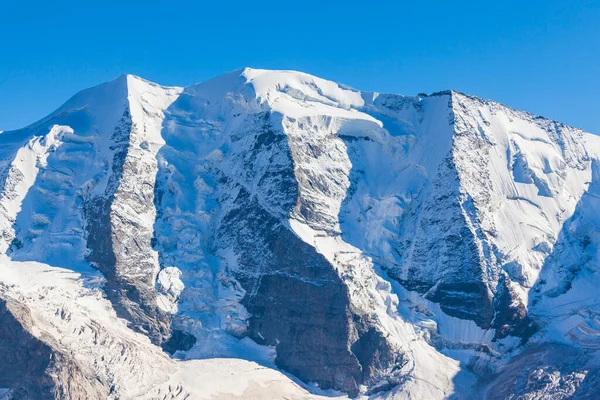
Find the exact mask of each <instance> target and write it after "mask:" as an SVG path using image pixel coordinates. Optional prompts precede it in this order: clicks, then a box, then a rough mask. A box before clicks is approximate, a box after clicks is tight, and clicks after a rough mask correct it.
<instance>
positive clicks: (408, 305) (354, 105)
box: [0, 68, 600, 398]
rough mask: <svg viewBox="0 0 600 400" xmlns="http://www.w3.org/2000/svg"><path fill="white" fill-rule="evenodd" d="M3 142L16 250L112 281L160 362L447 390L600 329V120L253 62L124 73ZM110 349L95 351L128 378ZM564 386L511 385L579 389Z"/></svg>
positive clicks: (357, 388)
mask: <svg viewBox="0 0 600 400" xmlns="http://www.w3.org/2000/svg"><path fill="white" fill-rule="evenodd" d="M0 144H1V146H0V156H1V158H2V161H3V165H2V173H1V175H0V176H1V177H2V178H1V179H2V183H1V184H2V186H1V188H2V190H1V191H0V212H1V213H2V215H3V217H4V223H3V224H2V226H0V228H1V232H2V234H1V235H0V250H1V252H2V254H5V256H4V255H3V257H6V258H5V259H3V260H4V261H3V262H4V263H5V265H6V268H9V269H10V268H11V267H10V266H16V265H17V264H18V263H20V264H19V265H29V264H27V263H32V262H37V263H43V264H45V265H50V266H53V267H63V268H67V269H70V270H73V271H75V272H77V273H79V274H81V276H82V277H83V279H84V281H85V282H96V283H94V285H93V286H92V287H88V288H87V289H86V290H88V289H89V290H99V291H100V292H99V293H103V294H104V295H103V296H104V297H105V299H106V300H108V302H109V303H108V304H110V307H112V310H113V311H112V312H114V313H116V316H117V317H119V318H122V319H123V320H125V321H127V323H128V329H132V331H131V333H127V335H134V333H133V331H135V332H137V334H141V335H142V336H143V337H144V338H149V339H150V341H151V342H152V343H153V344H149V343H148V344H144V345H141V348H142V349H144V352H146V353H148V354H149V357H158V358H160V357H164V356H163V355H162V353H161V352H160V349H159V347H158V346H161V345H162V347H163V349H168V350H169V352H170V353H173V355H174V357H175V358H180V359H182V360H185V361H183V362H182V363H175V364H173V362H171V361H169V362H166V363H165V366H166V365H170V367H169V368H172V370H173V371H175V370H177V369H178V368H179V369H184V370H185V368H187V367H186V365H189V362H190V361H192V360H197V359H206V358H213V357H233V358H245V359H248V360H252V361H257V362H259V363H260V364H262V365H266V366H269V367H277V368H279V369H281V370H285V371H287V372H289V373H292V374H294V375H295V376H296V377H298V378H300V379H301V380H302V381H304V382H316V383H317V384H318V385H319V387H320V388H321V389H335V390H341V391H343V392H345V393H348V394H349V395H350V396H352V397H356V396H375V397H373V398H378V397H377V396H384V395H385V396H388V397H389V398H403V397H406V396H420V397H426V398H447V397H450V396H452V395H455V396H460V395H461V394H465V393H469V391H475V390H478V389H477V379H478V378H477V377H478V376H479V377H481V378H482V379H488V380H489V379H490V376H491V377H495V378H494V379H508V378H506V376H507V375H506V373H504V375H503V371H506V368H510V362H511V355H513V354H516V353H519V352H521V351H535V349H541V350H540V351H541V353H540V354H543V351H544V350H543V349H545V348H546V347H544V346H547V345H548V343H550V344H552V343H559V342H562V341H564V340H567V339H565V338H568V341H569V343H570V344H571V346H574V347H577V346H582V343H585V346H588V347H589V346H590V344H589V343H590V341H591V342H592V343H593V342H594V332H595V329H596V328H595V322H594V321H595V315H596V314H595V309H596V305H597V304H600V302H598V303H596V302H595V300H593V299H591V300H589V299H588V300H585V301H584V303H582V304H584V305H583V306H578V305H575V306H574V305H569V304H573V302H572V300H573V296H575V300H576V301H575V303H577V301H580V302H581V299H579V300H578V297H577V296H578V295H579V294H581V295H585V294H586V293H590V292H589V288H587V287H588V286H589V285H590V284H592V285H593V282H596V279H597V276H596V272H595V271H596V269H595V267H594V265H595V264H594V263H595V262H596V260H597V254H596V253H594V251H596V250H595V249H597V243H600V239H599V238H597V235H595V234H594V229H596V228H597V227H598V226H600V225H598V222H597V221H596V219H594V217H593V215H592V214H590V213H589V211H587V210H589V209H590V207H593V206H594V204H595V203H594V202H595V197H594V196H593V194H594V193H595V192H594V191H595V190H596V189H594V188H595V187H596V186H595V185H596V183H595V182H596V180H597V179H598V178H597V173H596V172H597V171H596V169H597V168H596V167H595V165H596V162H597V160H598V159H600V151H598V149H600V146H598V145H599V144H600V140H598V139H597V137H596V136H594V135H591V134H588V133H585V132H583V131H582V130H579V129H575V128H571V127H569V126H566V125H563V124H560V123H558V122H555V121H552V120H547V119H540V118H538V117H536V116H534V115H533V114H529V113H524V112H521V111H518V110H514V109H511V108H509V107H506V106H503V105H501V104H499V103H496V102H492V101H486V100H482V99H479V98H477V97H474V96H468V95H463V94H461V93H459V92H456V91H444V92H437V93H436V94H432V95H429V96H426V97H425V96H412V97H411V96H400V95H393V94H380V93H373V92H360V91H358V90H355V89H352V88H349V87H347V86H345V85H340V84H337V83H335V82H331V81H327V80H323V79H320V78H318V77H314V76H311V75H308V74H303V73H298V72H295V71H267V70H255V69H249V68H244V69H242V70H236V71H233V72H231V73H228V74H225V75H223V76H220V77H217V78H214V79H211V80H209V81H207V82H204V83H200V84H195V85H192V86H189V87H186V88H182V87H165V86H160V85H158V84H154V83H152V82H149V81H146V80H143V79H142V78H137V77H134V76H132V75H122V76H120V77H118V78H116V79H115V80H113V81H110V82H108V83H105V84H102V85H99V86H96V87H94V88H91V89H88V90H84V91H82V92H79V93H78V94H76V95H75V96H73V97H72V98H71V99H69V100H68V101H67V102H66V103H65V105H63V106H61V107H59V108H58V109H57V110H56V111H55V112H54V113H52V114H50V115H49V116H48V117H46V118H44V119H42V120H40V121H38V122H37V123H34V124H32V125H30V126H29V127H26V128H23V129H21V130H17V131H8V132H4V133H2V135H0ZM588 193H589V195H588ZM582 218H583V219H582ZM581 221H583V222H581ZM565 224H567V225H566V226H565ZM564 229H567V230H568V229H571V230H572V232H571V231H569V230H568V231H564ZM555 247H556V248H555ZM581 265H583V267H582V266H581ZM27 268H29V267H27ZM40 273H41V272H40ZM52 276H54V275H52ZM583 277H585V279H583ZM53 279H54V278H53ZM5 285H6V282H2V284H0V289H1V288H3V287H4V286H5ZM17 287H18V285H17ZM572 287H575V288H582V289H581V290H582V292H581V293H578V290H577V289H575V290H569V288H572ZM565 288H566V290H565ZM583 288H585V290H583ZM39 290H45V289H43V287H42V286H40V289H39ZM0 293H2V296H1V297H0V299H1V300H3V301H5V302H7V301H15V299H19V298H20V299H21V300H19V301H21V302H23V301H25V304H27V306H28V307H30V308H32V312H33V313H34V314H35V313H36V312H39V313H40V315H44V318H49V317H47V316H45V315H46V314H44V313H46V312H47V311H44V310H40V311H36V307H39V306H38V305H36V304H35V303H34V302H30V301H29V300H27V299H28V297H27V296H29V294H27V293H29V292H27V293H26V292H22V293H21V294H19V295H16V297H14V296H15V294H13V293H12V292H11V291H6V290H5V291H0ZM65 293H67V292H65ZM76 293H79V289H78V290H77V291H76ZM65 295H66V296H70V294H68V293H67V294H65ZM19 296H20V297H19ZM23 299H25V300H23ZM11 304H12V303H11ZM103 304H104V303H103ZM102 307H106V305H103V306H102ZM554 308H557V310H558V309H564V310H566V311H561V312H554V311H553V309H554ZM570 313H574V315H584V316H583V317H581V320H580V321H579V322H578V324H575V325H573V324H574V323H575V322H574V321H572V318H573V317H572V316H571V314H570ZM582 313H583V314H582ZM84 314H85V312H84V311H82V315H84ZM59 315H60V313H59ZM106 318H109V317H106ZM111 318H112V317H111ZM106 320H108V319H105V321H106ZM82 321H84V322H82V324H84V325H85V324H90V323H91V324H93V323H94V322H93V318H92V320H91V322H85V321H87V320H86V319H85V318H84V319H82ZM99 323H100V322H99ZM101 323H105V322H101ZM101 323H100V324H101ZM54 324H58V325H60V322H54ZM29 329H31V328H29ZM565 329H567V331H566V332H565V331H564V330H565ZM84 330H85V329H84ZM47 334H50V335H51V336H52V335H56V333H47ZM111 334H113V333H109V335H111ZM114 334H115V335H117V336H118V335H119V334H118V333H114ZM561 335H562V336H561ZM111 337H112V336H111ZM128 337H129V336H128ZM559 338H560V339H559ZM38 339H39V338H38ZM136 340H138V339H136ZM74 343H75V344H73V346H80V345H81V343H83V342H81V343H80V342H74ZM536 346H537V347H536ZM73 349H75V354H77V351H79V350H77V349H78V347H74V348H73ZM71 351H73V350H71ZM144 354H145V353H144ZM536 354H537V353H536ZM573 354H574V355H573V357H580V356H581V354H580V353H578V352H575V353H573ZM586 354H588V353H586ZM136 357H137V356H136ZM540 357H541V356H540ZM158 358H156V359H158ZM160 359H162V358H160ZM111 360H113V363H112V364H107V365H104V364H102V363H99V362H98V361H95V363H96V364H93V365H92V364H89V363H90V360H89V359H82V360H80V361H79V362H80V363H82V365H86V366H87V367H85V368H84V370H85V372H83V373H84V374H86V373H87V374H91V375H89V376H93V375H94V374H98V372H97V370H96V369H97V368H105V369H106V370H108V371H111V372H110V373H109V374H108V375H102V376H103V377H105V378H102V379H103V381H102V384H103V385H107V384H108V383H107V382H108V381H110V379H121V378H111V376H112V377H118V376H124V375H122V374H123V372H122V371H121V370H120V368H121V364H120V361H119V360H118V359H115V358H111ZM519 362H522V361H519ZM586 362H587V361H586ZM186 363H187V364H186ZM586 365H588V364H586ZM530 367H531V366H530ZM550 367H552V368H555V370H556V369H557V367H556V366H550ZM528 368H529V367H528ZM561 368H562V369H561ZM593 368H594V367H589V369H590V370H593ZM563 370H564V374H565V378H564V379H568V380H569V382H571V383H570V385H571V386H572V388H573V393H575V391H576V390H577V388H585V387H586V385H585V384H584V378H585V376H587V375H585V374H584V378H581V379H580V375H581V374H582V373H583V372H581V371H579V372H576V373H575V372H573V371H570V370H568V368H566V367H564V366H560V368H558V369H557V371H558V374H559V376H560V374H561V373H562V372H561V371H563ZM94 371H96V372H94ZM134 372H135V373H138V372H139V373H140V374H141V375H140V376H143V377H144V378H140V379H143V380H144V379H145V381H144V382H148V385H152V383H151V382H152V379H158V381H161V382H163V383H164V382H165V380H167V381H168V380H172V379H174V378H172V377H166V376H163V377H162V378H158V377H155V378H151V377H149V376H150V375H152V371H142V370H140V371H137V370H136V371H134ZM496 373H498V374H497V375H496ZM532 373H533V372H532ZM548 373H549V374H551V376H554V375H552V374H555V373H556V371H555V372H548ZM111 374H112V375H111ZM569 374H570V375H569ZM573 374H575V375H573ZM577 374H580V375H577ZM586 374H588V373H587V372H586ZM542 375H543V374H542ZM172 376H175V375H172ZM177 376H179V375H177ZM590 376H591V375H590ZM503 377H504V378H503ZM40 379H42V378H40ZM43 379H46V378H43ZM53 379H56V380H57V382H58V381H59V380H60V378H59V377H57V378H53ZM178 379H179V378H178ZM511 379H512V378H511ZM519 379H521V378H519ZM522 379H525V378H522ZM531 379H533V378H531ZM539 379H541V378H539ZM561 379H563V378H561ZM158 381H157V382H158ZM493 382H495V383H497V382H498V381H497V380H495V381H493ZM516 382H517V383H518V382H520V381H519V380H517V381H516ZM171 383H172V382H171ZM517 383H515V385H517ZM155 384H156V383H155ZM177 385H179V386H181V387H182V388H185V387H186V385H188V387H189V388H190V390H192V391H193V390H195V389H194V387H193V386H189V385H190V383H189V382H185V381H178V382H177V384H176V385H175V386H177ZM544 385H545V386H544ZM544 385H542V386H543V387H542V389H540V388H539V387H533V386H532V387H530V388H526V387H517V386H515V388H514V391H515V393H522V394H528V393H529V394H531V395H532V396H533V395H535V393H537V394H539V393H541V391H542V390H547V391H552V390H558V389H560V388H558V389H557V388H556V387H554V386H552V385H551V384H544ZM534 386H535V385H534ZM73 387H75V386H73ZM511 387H512V386H511ZM161 388H162V386H161ZM88 390H92V389H88ZM119 390H122V395H123V396H125V398H129V397H128V396H131V398H145V397H144V396H149V394H148V393H150V392H146V394H144V393H142V392H140V394H138V395H133V394H131V395H129V394H128V395H125V393H129V392H127V390H128V389H127V388H126V387H125V386H122V387H120V389H119ZM161 390H163V389H161ZM169 390H171V389H169ZM184 392H185V390H184V389H182V390H181V393H184ZM377 393H385V394H377ZM552 393H554V392H552ZM171 394H172V393H171ZM100 396H101V395H100ZM115 396H119V394H116V395H115ZM136 396H138V397H136ZM139 396H141V397H139ZM489 396H492V397H490V398H493V393H492V394H489V395H488V397H489ZM146 398H147V397H146Z"/></svg>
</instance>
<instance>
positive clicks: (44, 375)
mask: <svg viewBox="0 0 600 400" xmlns="http://www.w3.org/2000/svg"><path fill="white" fill-rule="evenodd" d="M32 328H33V321H32V319H31V315H30V313H29V310H28V309H27V307H26V306H24V305H22V304H19V303H16V302H14V301H5V300H2V299H0V338H1V340H0V359H1V360H2V361H1V362H0V387H2V388H9V389H11V390H12V392H11V396H12V397H11V399H15V400H36V399H56V400H60V399H83V398H86V399H98V400H100V399H103V398H106V396H107V393H106V391H105V390H104V389H103V388H101V387H100V386H99V385H97V384H94V383H93V381H89V379H88V378H87V377H85V376H84V375H83V374H82V372H81V371H80V369H79V367H78V366H77V364H76V363H74V362H73V361H72V360H70V359H69V357H68V356H66V355H65V354H63V353H61V352H60V351H57V349H56V348H55V347H51V346H50V345H48V344H47V343H45V342H44V341H42V340H40V339H38V338H36V337H34V336H32V334H31V333H30V331H31V329H32Z"/></svg>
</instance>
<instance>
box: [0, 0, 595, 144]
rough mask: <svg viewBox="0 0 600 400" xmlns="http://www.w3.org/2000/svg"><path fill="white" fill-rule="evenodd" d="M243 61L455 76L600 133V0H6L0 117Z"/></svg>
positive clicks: (429, 79)
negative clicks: (107, 88) (107, 87)
mask: <svg viewBox="0 0 600 400" xmlns="http://www.w3.org/2000/svg"><path fill="white" fill-rule="evenodd" d="M244 66H251V67H254V68H269V69H295V70H300V71H304V72H308V73H312V74H314V75H318V76H320V77H323V78H327V79H331V80H335V81H338V82H341V83H345V84H347V85H350V86H353V87H356V88H358V89H363V90H372V91H380V92H393V93H402V94H416V93H418V92H434V91H438V90H443V89H455V90H460V91H463V92H466V93H470V94H474V95H478V96H480V97H484V98H490V99H494V100H497V101H500V102H503V103H505V104H507V105H510V106H513V107H516V108H520V109H524V110H527V111H531V112H534V113H536V114H540V115H543V116H546V117H551V118H555V119H558V120H561V121H563V122H565V123H568V124H570V125H575V126H578V127H581V128H583V129H586V130H588V131H591V132H593V133H597V134H600V100H599V99H600V0H587V1H586V0H545V1H537V0H531V1H529V0H519V1H514V0H494V1H487V0H479V1H471V0H469V1H458V0H457V1H448V0H446V1H436V0H431V1H418V0H411V1H393V2H392V1H390V2H386V1H377V0H376V1H373V0H372V1H365V0H363V1H353V0H346V1H327V0H319V1H316V0H302V1H226V0H213V1H201V0H200V1H187V0H171V1H144V2H136V1H133V0H121V1H114V0H104V1H93V0H90V1H81V0H78V1H60V0H58V1H54V2H52V1H41V0H37V1H28V0H20V1H17V0H0V130H1V129H13V128H18V127H22V126H24V125H27V124H29V123H31V122H34V121H35V120H37V119H39V118H41V117H43V116H45V115H46V114H48V113H50V112H51V111H53V110H54V109H55V108H57V107H58V106H60V105H61V104H62V103H63V102H64V101H65V100H67V99H68V98H69V97H70V96H71V95H73V94H75V92H77V91H78V90H81V89H83V88H86V87H89V86H93V85H96V84H99V83H102V82H104V81H107V80H110V79H112V78H114V77H116V76H117V75H119V74H122V73H132V74H135V75H139V76H142V77H144V78H146V79H149V80H151V81H155V82H158V83H161V84H165V85H180V86H184V85H189V84H192V83H196V82H201V81H203V80H206V79H208V78H211V77H213V76H217V75H220V74H222V73H225V72H228V71H231V70H234V69H237V68H241V67H244Z"/></svg>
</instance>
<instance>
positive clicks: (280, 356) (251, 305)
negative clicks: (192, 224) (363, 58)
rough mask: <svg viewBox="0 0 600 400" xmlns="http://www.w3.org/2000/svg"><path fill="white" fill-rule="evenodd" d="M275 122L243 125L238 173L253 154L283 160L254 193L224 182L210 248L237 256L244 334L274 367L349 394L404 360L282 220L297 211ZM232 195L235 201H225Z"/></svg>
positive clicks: (325, 264) (267, 119) (319, 258)
mask: <svg viewBox="0 0 600 400" xmlns="http://www.w3.org/2000/svg"><path fill="white" fill-rule="evenodd" d="M273 119H275V121H276V120H277V118H276V117H271V116H269V114H266V115H265V116H264V117H261V116H257V118H256V119H255V120H254V121H253V122H252V123H249V124H248V125H249V126H250V127H252V128H251V129H249V130H248V131H246V132H245V134H246V135H251V134H255V140H254V143H253V144H252V150H251V151H250V152H249V153H248V154H245V155H244V156H245V158H246V160H248V161H247V162H248V164H247V165H245V166H244V167H245V168H244V169H245V170H246V171H253V170H255V167H254V166H253V165H252V163H254V162H256V160H257V159H258V157H257V156H256V154H253V152H254V153H258V152H267V153H271V154H277V155H278V157H281V155H282V154H283V155H284V160H285V161H283V162H279V163H277V164H275V163H272V164H270V166H269V169H270V170H269V171H268V172H267V173H264V174H263V180H262V181H260V182H259V183H258V187H257V193H256V194H254V195H252V194H251V193H250V192H249V191H248V190H247V189H245V188H244V187H242V186H241V185H239V184H236V183H235V181H234V180H233V177H224V178H223V180H222V183H223V185H224V186H228V190H227V191H224V193H225V196H224V197H223V198H222V199H221V202H222V203H228V204H229V205H228V207H227V209H228V210H229V211H228V212H227V213H226V214H225V215H224V216H223V219H222V221H221V223H220V225H219V228H218V230H217V241H216V243H219V244H220V245H221V246H222V245H224V244H225V245H226V246H231V248H232V249H233V251H234V253H235V254H236V256H237V266H236V268H235V269H234V270H233V271H232V273H233V275H234V276H235V277H236V279H237V280H238V281H239V282H240V284H241V285H242V286H243V288H244V289H245V291H246V295H245V297H244V298H243V299H242V304H243V305H244V306H245V307H246V308H247V310H248V311H249V313H250V315H251V316H250V318H249V321H248V322H249V326H248V335H249V336H250V337H251V338H252V339H253V340H255V341H256V342H258V343H261V344H266V345H271V346H275V347H276V349H277V358H276V360H275V361H276V363H277V365H278V366H279V367H280V368H282V369H284V370H286V371H289V372H291V373H293V374H294V375H296V376H298V377H299V378H301V379H302V380H304V381H306V382H318V383H319V386H320V387H322V388H324V389H329V388H334V389H338V390H343V391H345V392H347V393H348V394H350V395H351V396H355V395H357V394H358V390H359V385H361V384H365V383H369V382H371V381H372V380H373V379H374V377H375V376H376V374H377V371H379V370H382V369H388V368H390V367H391V366H393V365H395V363H396V362H397V361H398V360H397V359H401V358H402V356H401V355H400V354H393V353H392V350H391V348H390V346H389V345H388V344H387V342H386V340H385V339H384V338H383V337H382V335H381V333H380V332H379V331H378V330H376V329H374V328H373V327H372V326H371V325H370V322H369V321H368V320H366V319H364V318H363V317H361V316H359V315H358V314H356V313H355V312H354V311H353V309H352V305H351V304H350V301H349V294H348V289H347V287H346V285H345V284H344V283H343V282H342V281H341V279H340V278H339V276H338V275H337V273H336V272H335V270H334V268H333V266H332V265H331V264H330V263H329V262H328V261H327V260H326V259H325V257H323V256H322V255H321V254H319V253H318V252H317V251H316V249H315V248H314V247H312V246H310V245H309V244H307V243H305V242H303V241H302V240H300V239H299V238H298V237H297V236H296V234H294V233H293V232H292V231H291V229H290V227H289V225H287V223H286V220H285V219H281V217H282V216H283V217H285V216H286V215H288V214H289V213H290V212H291V211H292V209H293V208H294V206H295V205H296V202H297V197H298V187H297V183H296V180H295V178H294V169H293V168H294V167H293V163H292V159H291V154H290V150H289V147H288V141H287V137H286V136H285V135H284V134H283V133H282V132H280V131H277V130H276V129H275V128H274V127H273V125H272V123H273ZM244 136H245V135H240V137H244ZM262 190H264V192H261V191H262ZM268 191H272V192H273V193H272V195H273V196H277V199H278V200H279V201H278V202H277V203H272V201H273V197H272V196H271V195H270V193H269V192H268ZM232 192H234V193H237V195H236V197H235V198H234V199H231V198H229V197H228V194H229V193H232ZM265 192H266V193H265ZM259 199H260V200H259ZM261 200H262V203H261ZM272 210H274V211H272Z"/></svg>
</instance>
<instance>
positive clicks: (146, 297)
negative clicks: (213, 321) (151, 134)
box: [83, 109, 170, 344]
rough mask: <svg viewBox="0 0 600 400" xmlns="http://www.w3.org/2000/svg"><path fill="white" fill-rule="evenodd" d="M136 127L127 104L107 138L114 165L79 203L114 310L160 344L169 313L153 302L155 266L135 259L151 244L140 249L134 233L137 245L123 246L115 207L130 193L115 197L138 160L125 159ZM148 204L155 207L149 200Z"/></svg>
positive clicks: (92, 257) (126, 231) (124, 232)
mask: <svg viewBox="0 0 600 400" xmlns="http://www.w3.org/2000/svg"><path fill="white" fill-rule="evenodd" d="M135 130H136V126H135V125H134V124H133V122H132V120H131V114H130V112H129V109H127V110H125V113H124V114H123V117H122V118H121V120H120V121H119V123H118V124H117V126H116V127H115V129H114V131H113V134H112V137H111V143H112V144H111V147H110V150H111V151H112V152H113V154H114V157H113V160H112V170H110V171H108V172H107V173H108V174H110V176H109V177H108V183H107V185H106V190H105V192H104V193H103V194H101V195H97V196H94V195H91V196H90V197H89V198H87V199H86V200H85V201H84V203H83V215H84V219H85V221H86V224H85V227H86V230H87V246H88V248H89V250H90V252H89V254H88V256H87V259H88V260H89V261H90V262H91V263H92V265H93V266H94V267H95V268H97V269H98V270H99V271H100V272H102V273H103V274H104V276H105V277H106V289H105V290H106V294H107V296H108V298H109V299H110V300H111V302H112V303H113V305H114V308H115V310H116V311H117V314H118V315H119V316H120V317H122V318H125V319H126V320H128V321H130V322H131V326H132V327H133V328H134V329H136V330H138V331H140V332H142V333H145V334H147V335H148V336H149V337H150V338H151V339H152V341H153V342H154V343H156V344H160V343H161V342H162V341H163V340H164V338H165V337H168V336H169V335H170V326H169V324H170V316H169V315H168V314H167V313H164V312H162V311H161V310H160V309H159V308H158V307H157V306H156V294H157V293H156V291H155V289H154V277H153V274H154V271H153V269H154V268H153V266H152V265H148V266H144V263H143V262H136V252H137V253H142V254H143V253H144V252H148V251H151V249H150V248H149V247H147V248H144V247H143V246H144V238H143V237H138V238H137V240H138V242H137V243H138V246H136V247H134V248H132V249H129V251H124V249H123V247H124V245H123V244H124V243H126V242H128V241H130V239H131V237H130V236H131V233H132V232H131V227H130V226H127V224H128V221H127V220H124V219H123V218H122V217H121V216H120V215H119V214H118V211H117V210H116V208H117V207H118V205H117V203H118V202H120V203H126V202H128V201H130V200H131V199H130V197H131V196H132V194H131V193H126V192H121V193H119V195H120V198H119V200H116V195H117V192H118V191H119V185H120V183H121V180H122V179H123V175H124V174H128V175H129V176H131V175H132V174H134V170H135V169H136V165H135V164H132V161H131V160H128V154H129V151H130V142H131V136H132V132H135ZM146 206H149V207H153V204H152V201H150V203H149V204H146ZM140 234H141V232H138V233H137V234H136V235H140ZM135 240H136V238H134V241H135ZM148 245H149V241H148ZM139 258H143V257H141V256H140V257H139ZM139 271H141V273H140V272H139Z"/></svg>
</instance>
